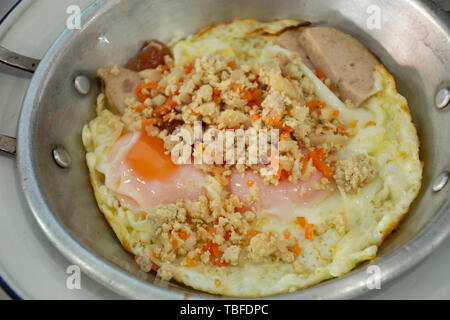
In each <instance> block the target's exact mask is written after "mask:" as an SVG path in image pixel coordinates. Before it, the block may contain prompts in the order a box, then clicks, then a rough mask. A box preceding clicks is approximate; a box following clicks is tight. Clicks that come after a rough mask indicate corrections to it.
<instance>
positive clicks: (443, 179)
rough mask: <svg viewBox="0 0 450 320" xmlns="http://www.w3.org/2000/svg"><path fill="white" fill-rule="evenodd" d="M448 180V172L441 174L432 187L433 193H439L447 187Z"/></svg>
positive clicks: (449, 174)
mask: <svg viewBox="0 0 450 320" xmlns="http://www.w3.org/2000/svg"><path fill="white" fill-rule="evenodd" d="M449 179H450V173H449V172H448V171H444V172H442V173H441V174H440V175H439V176H438V177H437V179H436V182H435V183H434V185H433V191H434V192H439V191H441V190H442V189H444V187H445V186H446V185H447V183H448V180H449Z"/></svg>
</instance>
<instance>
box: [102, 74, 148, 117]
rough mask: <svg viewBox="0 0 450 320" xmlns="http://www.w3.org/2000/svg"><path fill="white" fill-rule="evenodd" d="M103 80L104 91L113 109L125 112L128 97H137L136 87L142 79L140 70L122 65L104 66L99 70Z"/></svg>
mask: <svg viewBox="0 0 450 320" xmlns="http://www.w3.org/2000/svg"><path fill="white" fill-rule="evenodd" d="M97 76H98V77H99V78H100V79H101V80H102V81H103V85H104V93H105V96H106V100H107V103H108V106H109V108H110V109H111V111H113V112H115V113H118V114H123V113H124V112H125V109H126V108H127V105H126V103H125V101H126V100H127V99H128V98H136V87H137V85H138V84H139V83H140V82H141V81H142V79H141V77H140V76H139V73H138V72H135V71H131V70H128V69H125V68H120V67H112V66H109V67H104V68H100V69H98V70H97Z"/></svg>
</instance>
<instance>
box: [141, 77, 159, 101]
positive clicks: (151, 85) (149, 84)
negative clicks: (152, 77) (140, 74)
mask: <svg viewBox="0 0 450 320" xmlns="http://www.w3.org/2000/svg"><path fill="white" fill-rule="evenodd" d="M144 89H155V90H158V82H155V81H152V82H141V83H139V84H138V85H137V87H136V96H137V98H138V100H139V102H141V103H144V102H145V100H147V99H148V98H150V96H149V95H148V94H144V93H142V90H144Z"/></svg>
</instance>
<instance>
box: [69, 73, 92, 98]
mask: <svg viewBox="0 0 450 320" xmlns="http://www.w3.org/2000/svg"><path fill="white" fill-rule="evenodd" d="M73 84H74V86H75V89H76V90H77V91H78V93H79V94H82V95H84V96H85V95H87V94H89V91H91V81H90V80H89V78H88V77H86V76H84V75H78V76H76V77H75V79H74V80H73Z"/></svg>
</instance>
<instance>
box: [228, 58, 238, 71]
mask: <svg viewBox="0 0 450 320" xmlns="http://www.w3.org/2000/svg"><path fill="white" fill-rule="evenodd" d="M228 66H229V67H230V68H231V69H233V70H234V69H236V68H237V63H236V61H234V60H231V61H230V62H228Z"/></svg>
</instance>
